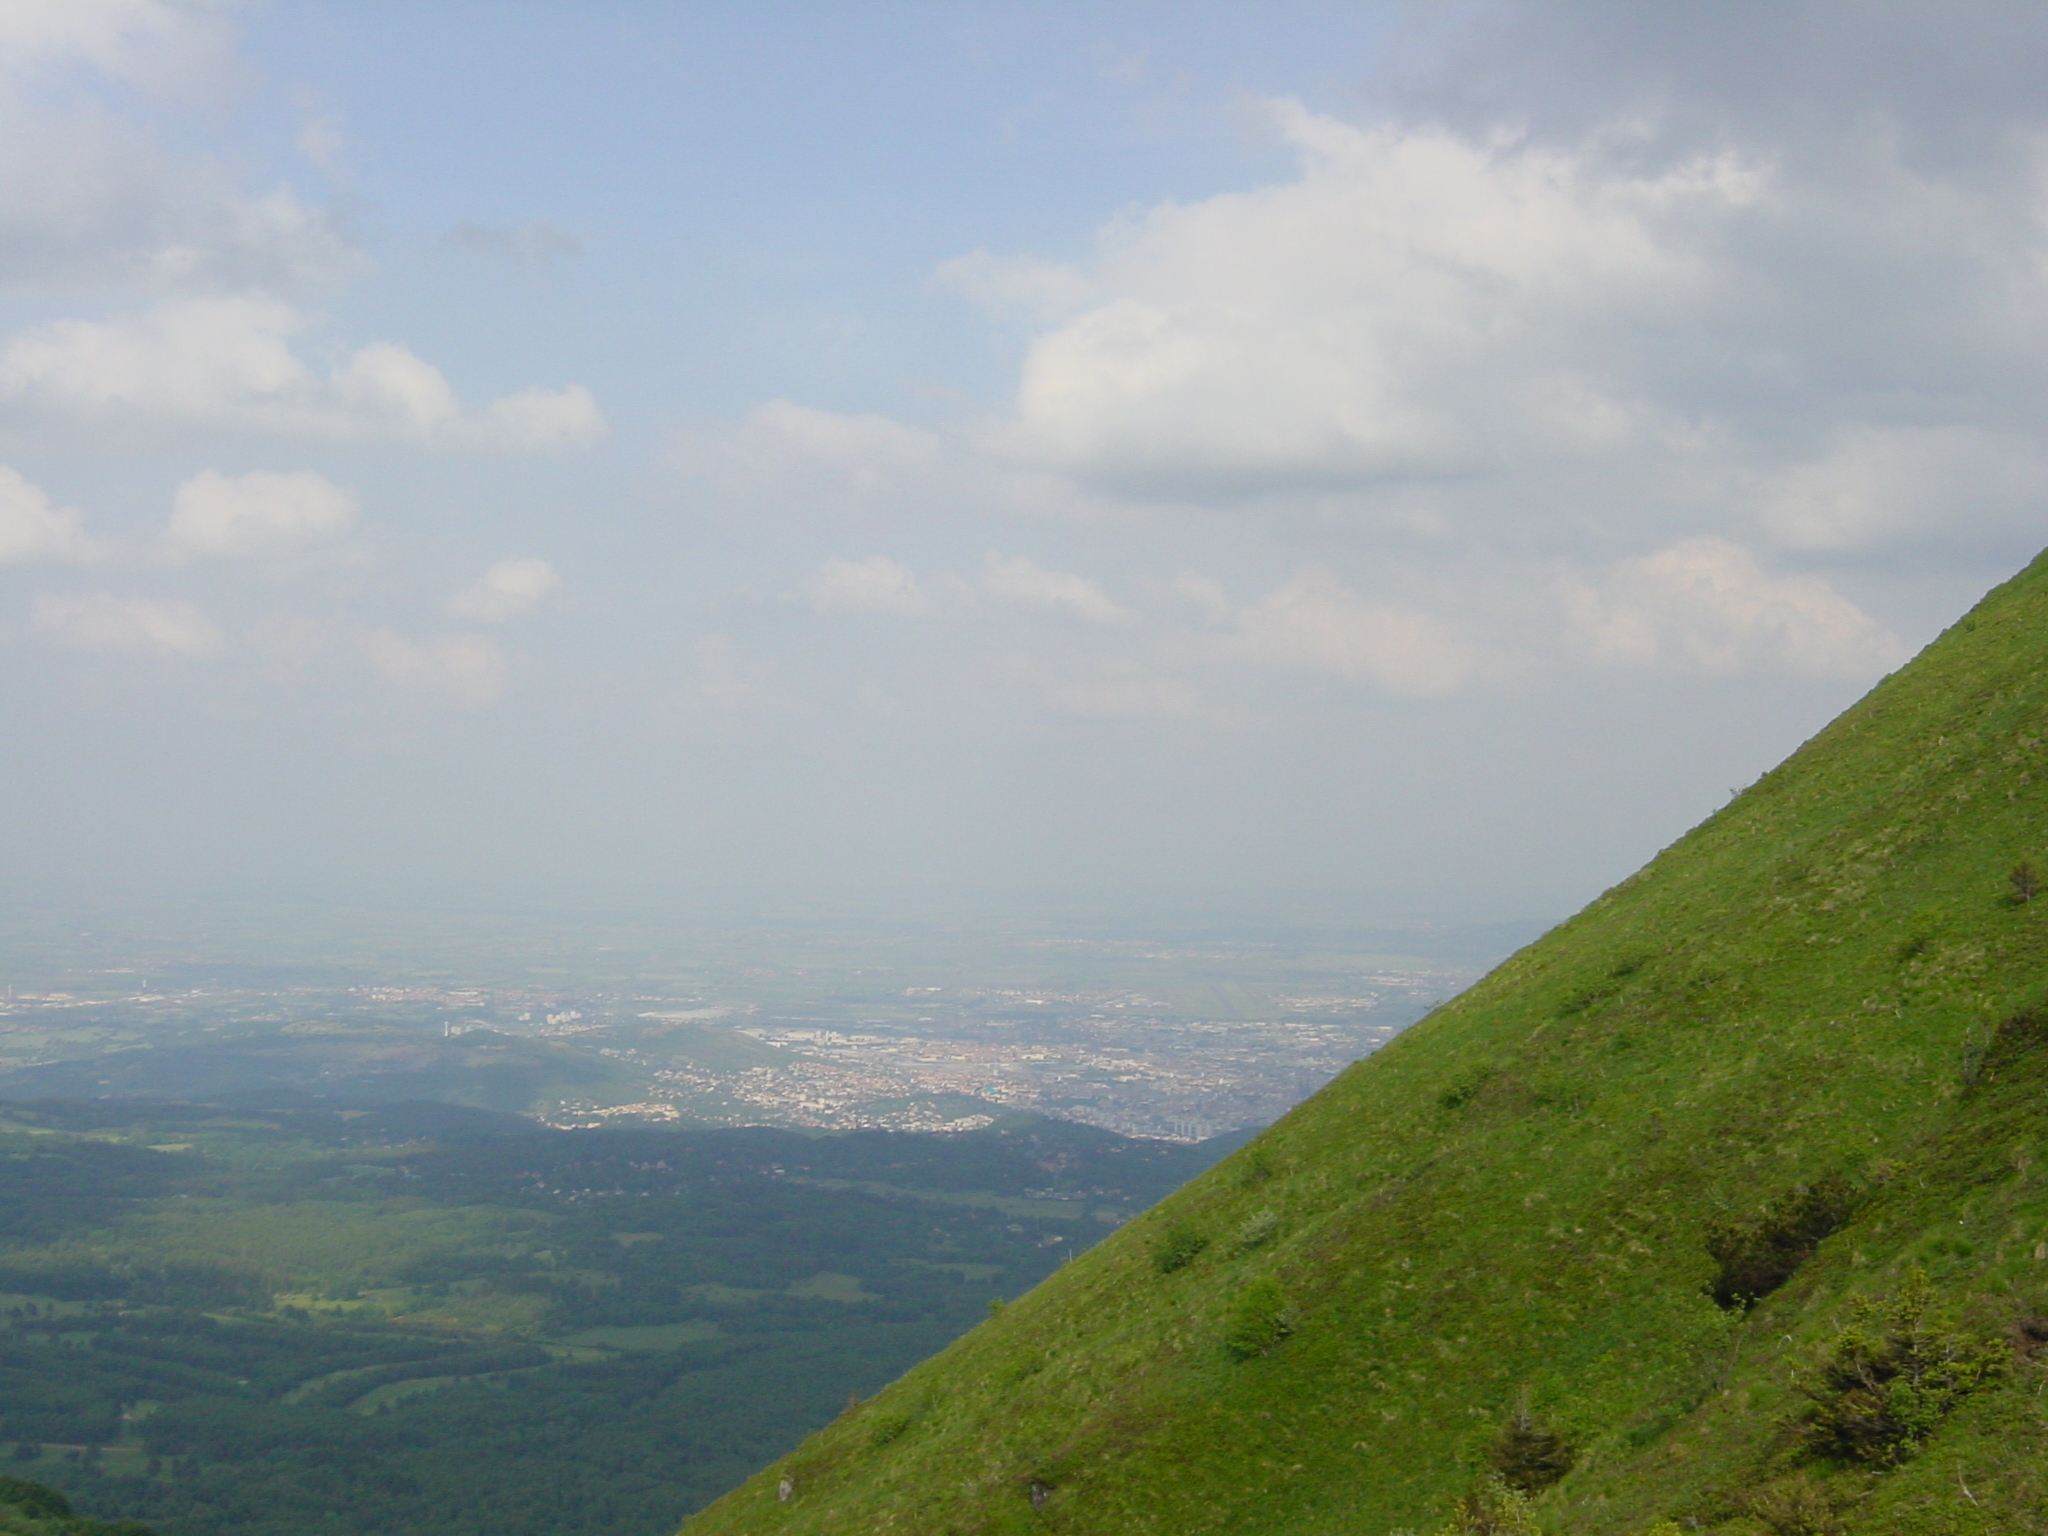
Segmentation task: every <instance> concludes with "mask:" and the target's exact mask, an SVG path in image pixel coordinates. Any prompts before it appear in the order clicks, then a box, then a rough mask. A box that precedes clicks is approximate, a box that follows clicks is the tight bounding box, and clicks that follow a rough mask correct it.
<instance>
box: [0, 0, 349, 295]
mask: <svg viewBox="0 0 2048 1536" xmlns="http://www.w3.org/2000/svg"><path fill="white" fill-rule="evenodd" d="M230 10H231V7H229V6H226V5H217V4H206V3H197V4H172V3H163V0H13V3H10V4H8V5H5V6H0V281H14V282H24V281H26V282H38V283H45V284H51V285H56V286H61V287H65V288H76V287H78V286H80V285H82V284H92V283H138V282H139V283H145V284H150V285H155V286H160V287H161V286H171V287H187V288H189V287H194V286H197V287H202V288H216V287H222V286H235V285H242V284H254V285H259V286H263V287H268V288H291V287H294V286H299V285H304V284H324V283H329V282H333V281H335V280H337V279H340V278H345V277H347V276H349V275H351V274H353V273H355V272H358V271H360V270H361V269H362V268H363V265H364V258H363V256H362V253H361V252H360V251H359V250H358V249H357V248H356V247H355V246H354V244H353V242H352V241H351V240H349V239H348V237H347V236H346V234H345V233H344V232H343V230H342V229H341V228H340V226H339V225H338V224H337V222H336V221H335V220H334V219H333V218H332V217H331V216H330V215H329V214H327V213H326V212H324V211H322V210H320V209H317V208H312V207H308V206H307V205H306V204H305V203H303V202H302V201H301V200H300V199H299V197H298V195H297V194H296V193H295V192H294V191H293V190H292V189H291V188H290V187H288V186H283V185H280V186H275V187H271V188H269V189H268V190H249V189H246V188H245V187H243V186H242V185H240V184H239V182H238V179H237V177H236V175H235V174H234V172H233V171H232V170H231V169H230V168H228V167H226V166H224V165H222V164H220V163H217V162H216V161H214V160H211V159H209V158H207V157H205V156H202V155H195V154H190V153H180V152H178V151H175V150H173V149H170V148H168V147H166V145H165V144H164V142H163V140H162V139H161V137H160V136H159V135H158V134H157V133H155V132H154V131H152V129H151V128H150V127H149V126H148V125H146V124H145V123H143V122H140V121H138V120H136V119H134V118H132V117H130V116H125V115H123V114H122V113H121V112H120V111H119V110H117V109H116V108H115V107H114V106H112V105H110V104H109V101H108V100H107V99H106V93H104V92H103V91H100V90H97V89H95V87H96V86H99V85H101V84H102V83H104V82H105V81H108V80H112V81H117V82H120V83H121V84H122V85H124V86H126V87H129V88H131V89H133V90H138V91H141V92H142V93H144V94H145V95H148V96H152V97H155V98H157V99H159V100H167V101H174V102H182V103H184V104H188V105H189V104H216V103H218V102H219V101H220V100H222V99H223V97H224V95H225V94H226V93H227V92H228V91H229V90H230V89H232V88H233V87H234V86H236V85H237V84H238V82H239V81H240V79H241V77H242V75H243V74H244V70H243V68H242V65H241V62H240V60H239V59H238V57H237V53H236V37H235V29H234V27H233V25H232V23H231V17H230V14H229V13H230Z"/></svg>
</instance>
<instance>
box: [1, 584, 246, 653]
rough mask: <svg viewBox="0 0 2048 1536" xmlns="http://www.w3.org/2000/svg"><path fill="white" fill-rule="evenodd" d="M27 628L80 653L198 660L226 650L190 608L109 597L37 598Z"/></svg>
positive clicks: (210, 624) (206, 621)
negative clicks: (95, 652) (93, 652)
mask: <svg viewBox="0 0 2048 1536" xmlns="http://www.w3.org/2000/svg"><path fill="white" fill-rule="evenodd" d="M29 627H30V628H31V629H32V630H34V631H35V633H36V634H38V635H40V636H42V637H43V638H44V639H46V640H50V641H54V642H55V643H57V644H58V645H64V646H69V647H70V648H72V649H73V650H80V651H102V652H107V653H111V654H116V655H128V656H157V657H173V658H178V659H183V660H203V659H205V658H207V657H211V656H218V655H220V654H221V653H222V652H223V651H225V650H226V649H227V641H226V640H225V638H224V637H223V636H222V635H221V632H220V629H219V628H218V627H217V626H216V625H215V624H214V622H213V620H211V619H209V618H208V617H207V616H206V614H205V613H204V612H203V611H202V610H201V609H200V608H199V607H198V605H196V604H194V603H188V602H182V601H175V600H170V601H166V600H162V599H157V598H147V597H122V596H119V595H117V594H115V593H112V592H80V593H68V594H58V593H50V592H45V593H41V594H39V595H38V596H37V598H36V600H35V604H34V606H33V607H32V608H31V610H30V613H29Z"/></svg>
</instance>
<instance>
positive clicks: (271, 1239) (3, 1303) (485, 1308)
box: [0, 1095, 1241, 1536]
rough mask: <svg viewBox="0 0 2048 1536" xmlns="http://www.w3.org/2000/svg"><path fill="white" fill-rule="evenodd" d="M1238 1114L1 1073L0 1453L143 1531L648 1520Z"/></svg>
mask: <svg viewBox="0 0 2048 1536" xmlns="http://www.w3.org/2000/svg"><path fill="white" fill-rule="evenodd" d="M1238 1139H1241V1138H1218V1140H1217V1141H1216V1142H1214V1143H1205V1144H1203V1145H1201V1146H1198V1147H1187V1146H1179V1145H1174V1144H1170V1143H1164V1142H1147V1141H1140V1140H1131V1139H1127V1138H1123V1137H1119V1136H1116V1135H1114V1134H1111V1133H1109V1132H1106V1131H1100V1130H1096V1129H1093V1128H1090V1127H1085V1126H1078V1125H1073V1124H1068V1123H1065V1122H1061V1121H1056V1120H1047V1119H1042V1118H1039V1117H1035V1116H1017V1117H1014V1118H1012V1119H1010V1120H1007V1121H1003V1122H999V1123H998V1124H996V1125H994V1126H991V1127H988V1128H986V1129H983V1130H978V1131H973V1132H966V1133H961V1134H954V1135H919V1134H911V1133H894V1132H856V1133H851V1134H843V1135H829V1136H819V1135H804V1134H800V1133H796V1132H790V1131H780V1130H766V1129H761V1130H715V1131H667V1130H589V1131H559V1130H550V1129H547V1128H545V1127H540V1126H536V1125H535V1124H533V1123H532V1122H530V1121H526V1120H523V1119H519V1118H517V1117H513V1116H506V1115H495V1114H490V1113H486V1112H481V1111H474V1110H465V1109H458V1108H453V1107H450V1106H447V1105H437V1104H425V1103H420V1104H407V1105H398V1106H392V1105H377V1104H373V1103H367V1102H363V1103H349V1102H345V1101H340V1100H334V1099H323V1098H318V1097H314V1096H310V1095H307V1096H301V1097H296V1098H294V1097H291V1096H289V1095H285V1096H277V1095H273V1096H269V1097H262V1096H254V1097H249V1098H244V1099H240V1100H235V1101H229V1102H219V1103H206V1104H189V1103H177V1104H172V1103H138V1102H134V1101H126V1102H123V1101H106V1100H101V1101H76V1100H38V1101H34V1102H29V1103H17V1104H10V1105H6V1106H4V1108H0V1160H4V1164H5V1172H4V1177H0V1457H6V1458H11V1459H9V1460H8V1461H7V1464H6V1470H7V1471H9V1472H11V1473H14V1474H17V1475H18V1476H20V1477H22V1478H28V1479H34V1480H36V1481H39V1482H44V1483H49V1484H52V1485H54V1486H56V1487H58V1488H61V1489H62V1490H64V1491H65V1493H67V1494H68V1495H70V1496H71V1498H72V1500H73V1502H74V1504H76V1505H77V1506H78V1507H79V1508H81V1509H85V1510H89V1511H91V1512H92V1514H93V1515H94V1516H96V1517H98V1518H101V1519H123V1518H125V1519H133V1520H140V1521H144V1522H147V1523H148V1524H149V1525H151V1526H154V1527H155V1528H157V1529H158V1530H159V1531H161V1532H163V1533H164V1536H210V1533H215V1532H218V1533H221V1536H284V1533H286V1532H291V1533H294V1536H317V1533H332V1536H370V1533H392V1536H400V1533H413V1532H419V1533H425V1532H435V1533H446V1536H466V1533H475V1536H484V1533H486V1532H488V1533H490V1536H521V1533H529V1532H530V1533H534V1536H539V1533H542V1532H547V1533H551V1536H571V1533H577V1532H591V1533H596V1532H604V1533H607V1536H613V1533H618V1536H630V1533H634V1532H647V1533H650V1536H653V1533H661V1532H667V1531H670V1530H672V1529H673V1528H674V1526H675V1524H676V1523H677V1521H678V1520H679V1519H680V1518H681V1517H682V1516H683V1515H684V1514H686V1513H688V1512H689V1511H691V1510H693V1509H695V1508H697V1507H699V1506H701V1505H702V1504H704V1503H706V1502H707V1501H709V1500H710V1499H711V1498H713V1497H715V1496H716V1495H717V1494H719V1493H720V1492H722V1491H724V1490H725V1489H726V1488H728V1487H730V1486H732V1485H733V1484H735V1483H736V1482H738V1481H739V1480H740V1479H742V1478H743V1477H745V1476H746V1475H747V1474H748V1473H750V1472H751V1471H753V1470H754V1469H755V1468H757V1467H759V1466H761V1465H762V1464H764V1463H765V1462H767V1461H768V1460H770V1459H772V1458H773V1457H775V1456H776V1455H778V1454H780V1453H781V1452H782V1451H784V1450H786V1449H788V1448H789V1447H790V1446H792V1445H794V1444H795V1443H796V1442H797V1441H798V1440H799V1439H800V1438H801V1437H802V1436H803V1435H804V1434H806V1433H808V1432H809V1431H811V1430H813V1429H815V1428H817V1427H819V1426H820V1425H822V1424H824V1423H826V1422H828V1421H830V1420H831V1419H832V1418H833V1417H834V1416H835V1415H836V1414H837V1413H839V1412H841V1411H843V1410H844V1409H845V1407H846V1406H847V1404H848V1403H849V1401H850V1400H852V1399H854V1398H857V1397H861V1396H864V1395H866V1394H869V1393H872V1392H874V1391H875V1390H877V1389H878V1388H880V1387H881V1386H882V1385H883V1384H885V1383H886V1382H888V1381H889V1380H891V1379H892V1378H894V1377H895V1376H897V1375H899V1374H900V1373H901V1372H902V1371H903V1370H905V1369H906V1368H907V1367H909V1366H910V1365H911V1364H913V1363H915V1362H916V1361H918V1360H919V1359H922V1358H924V1357H925V1356H927V1355H929V1354H931V1353H932V1352H933V1351H934V1350H936V1349H937V1348H939V1347H940V1346H942V1345H943V1344H945V1343H946V1342H947V1341H949V1340H950V1339H952V1338H954V1337H955V1336H957V1335H958V1334H959V1333H961V1332H962V1331H964V1330H965V1329H966V1328H967V1327H969V1326H970V1325H972V1324H973V1323H974V1322H975V1321H976V1320H978V1319H979V1318H981V1317H983V1316H985V1315H986V1314H987V1313H988V1311H989V1309H990V1307H991V1306H992V1305H997V1304H1000V1303H1001V1302H1002V1301H1003V1300H1004V1299H1005V1298H1008V1297H1011V1296H1014V1295H1016V1294H1018V1293H1020V1292H1021V1291H1023V1290H1025V1289H1027V1288H1028V1287H1030V1286H1031V1285H1032V1284H1034V1283H1035V1282H1036V1281H1037V1280H1039V1279H1040V1278H1041V1277H1043V1276H1044V1275H1046V1274H1047V1273H1049V1272H1050V1271H1051V1270H1052V1269H1054V1268H1056V1267H1057V1266H1058V1265H1060V1264H1061V1263H1063V1262H1064V1261H1065V1260H1066V1259H1067V1258H1068V1257H1069V1256H1070V1255H1072V1254H1073V1253H1075V1252H1077V1251H1079V1250H1080V1249H1082V1248H1084V1247H1086V1246H1087V1245H1088V1244H1089V1243H1091V1242H1092V1241H1093V1240H1094V1239H1095V1238H1096V1237H1098V1236H1100V1235H1101V1234H1103V1233H1105V1232H1107V1231H1108V1230H1110V1229H1111V1228H1112V1227H1113V1226H1114V1225H1116V1224H1117V1223H1118V1222H1120V1221H1121V1220H1123V1219H1124V1218H1125V1217H1127V1216H1128V1215H1130V1214H1133V1213H1135V1212H1136V1211H1138V1210H1140V1209H1142V1208H1143V1207H1144V1206H1145V1205H1147V1204H1149V1203H1151V1202H1152V1201H1153V1200H1154V1199H1156V1198H1158V1197H1159V1196H1160V1195H1162V1194H1164V1193H1166V1192H1167V1191H1168V1190H1170V1189H1172V1188H1173V1187H1175V1186H1176V1185H1177V1184H1179V1183H1180V1182H1181V1181H1182V1180H1184V1179H1185V1178H1187V1177H1188V1176H1189V1175H1191V1174H1192V1173H1194V1172H1196V1171H1198V1170H1199V1169H1200V1168H1202V1167H1204V1166H1206V1165H1207V1164H1208V1163H1209V1162H1211V1161H1213V1160H1214V1158H1215V1157H1216V1156H1219V1155H1221V1153H1222V1152H1223V1151H1224V1150H1227V1148H1228V1147H1229V1146H1230V1145H1233V1144H1234V1143H1235V1141H1236V1140H1238Z"/></svg>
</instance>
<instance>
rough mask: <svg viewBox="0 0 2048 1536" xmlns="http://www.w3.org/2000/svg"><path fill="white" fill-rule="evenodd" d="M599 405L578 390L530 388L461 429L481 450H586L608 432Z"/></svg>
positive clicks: (494, 405)
mask: <svg viewBox="0 0 2048 1536" xmlns="http://www.w3.org/2000/svg"><path fill="white" fill-rule="evenodd" d="M610 430H611V429H610V428H609V427H607V426H606V425H605V420H604V413H603V412H601V411H599V410H598V408H597V400H596V398H595V397H594V396H593V395H592V394H591V393H590V391H589V390H587V389H585V388H584V387H583V386H582V385H581V384H571V385H569V386H568V387H567V388H566V389H540V388H537V387H536V388H528V389H522V390H519V391H518V392H517V393H515V394H510V395H506V396H504V397H503V398H502V399H498V400H493V401H492V402H491V403H490V404H489V405H488V406H486V407H484V409H483V410H482V411H481V412H479V413H478V414H476V415H474V416H471V417H469V418H468V419H467V420H466V421H464V422H463V423H462V425H461V431H460V435H461V436H462V437H463V438H464V439H465V440H466V441H469V442H471V443H474V444H475V445H476V446H478V447H480V448H587V447H589V446H590V445H591V444H592V443H598V442H602V441H603V440H604V438H605V437H606V435H607V434H608V433H609V432H610Z"/></svg>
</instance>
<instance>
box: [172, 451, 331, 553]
mask: <svg viewBox="0 0 2048 1536" xmlns="http://www.w3.org/2000/svg"><path fill="white" fill-rule="evenodd" d="M355 515H356V504H355V499H354V498H353V497H352V496H350V495H349V494H348V492H347V491H344V490H343V489H342V488H341V487H340V486H338V485H336V484H335V483H334V482H333V481H332V480H329V479H328V478H327V477H326V476H325V475H322V474H319V473H317V472H315V471H313V470H299V471H296V472H293V473H285V474H281V473H278V472H276V471H273V470H267V469H258V470H251V471H250V472H249V473H248V474H244V475H223V474H221V473H220V472H219V471H218V470H213V469H206V470H201V471H200V472H199V473H198V474H196V475H194V476H193V477H192V478H191V479H189V480H187V481H186V482H185V483H184V484H183V485H181V486H179V487H178V491H177V495H176V496H175V497H173V498H172V501H171V523H170V527H169V529H168V530H167V531H166V533H165V535H164V538H165V542H166V543H167V544H168V545H169V546H170V548H171V550H172V551H173V552H174V553H175V554H178V555H211V556H218V557H221V558H224V559H230V560H248V559H258V558H275V557H278V556H284V555H293V554H297V553H299V552H300V551H302V550H304V549H306V548H307V547H309V546H311V545H315V544H320V543H324V542H326V541H328V540H331V539H335V538H338V537H339V536H340V535H342V534H344V533H346V532H347V531H348V530H349V527H350V525H351V524H352V523H353V522H354V521H355Z"/></svg>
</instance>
